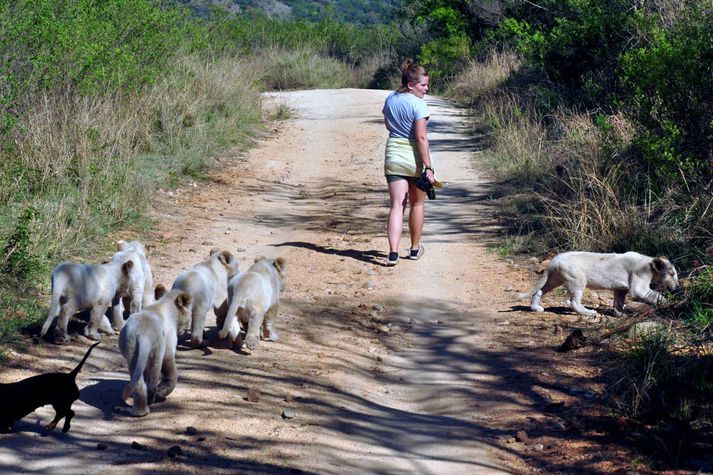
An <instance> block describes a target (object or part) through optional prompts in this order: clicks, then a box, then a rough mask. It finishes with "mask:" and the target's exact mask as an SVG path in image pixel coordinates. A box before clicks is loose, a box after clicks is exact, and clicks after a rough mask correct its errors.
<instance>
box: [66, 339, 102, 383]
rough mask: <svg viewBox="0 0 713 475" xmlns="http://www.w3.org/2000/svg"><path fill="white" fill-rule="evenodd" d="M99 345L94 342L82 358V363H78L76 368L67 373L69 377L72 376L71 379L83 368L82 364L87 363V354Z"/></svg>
mask: <svg viewBox="0 0 713 475" xmlns="http://www.w3.org/2000/svg"><path fill="white" fill-rule="evenodd" d="M99 343H100V342H96V343H94V344H93V345H92V346H90V347H89V349H88V350H87V352H86V353H85V354H84V358H82V361H80V362H79V364H78V365H77V367H76V368H74V369H73V370H72V372H71V373H69V374H70V375H72V378H76V377H77V375H78V374H79V371H80V370H81V369H82V366H84V362H85V361H87V358H89V353H91V352H92V350H93V349H94V347H95V346H97V345H98V344H99Z"/></svg>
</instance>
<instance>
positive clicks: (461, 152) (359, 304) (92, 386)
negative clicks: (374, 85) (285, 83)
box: [0, 90, 529, 474]
mask: <svg viewBox="0 0 713 475" xmlns="http://www.w3.org/2000/svg"><path fill="white" fill-rule="evenodd" d="M386 94H387V92H385V91H363V90H336V91H307V92H293V93H283V94H279V95H276V96H275V97H273V98H272V101H277V103H281V104H286V105H287V106H289V107H290V108H291V109H292V110H293V111H294V118H292V119H290V120H289V121H286V122H281V123H279V124H278V123H276V124H275V126H274V128H273V130H272V131H271V132H270V133H269V134H268V135H267V136H265V137H263V138H261V139H260V140H259V143H258V145H257V147H256V148H254V149H252V150H251V151H250V152H248V153H244V154H243V153H241V151H239V150H235V151H233V152H232V153H233V155H234V157H232V158H235V157H237V166H231V167H230V168H228V169H225V170H222V171H220V172H218V173H216V175H215V176H213V177H212V178H213V181H212V183H207V184H197V185H196V186H188V187H186V188H182V189H180V190H161V196H162V198H161V202H162V205H161V206H160V208H159V209H157V210H156V218H157V220H158V222H159V225H158V227H157V229H156V230H155V231H154V232H153V234H152V236H151V237H150V239H151V241H152V242H151V244H152V245H153V248H152V251H151V255H150V260H151V264H152V266H153V269H154V273H155V282H160V283H164V284H166V285H170V284H171V283H172V281H173V279H174V278H175V277H176V275H177V274H178V273H179V272H180V271H182V270H184V269H186V268H187V267H190V266H191V265H193V264H194V263H196V262H198V261H200V260H202V259H204V258H205V257H206V256H207V255H208V252H209V250H210V249H211V248H212V247H221V248H225V249H228V250H230V251H231V252H233V253H235V255H236V256H237V257H238V259H239V261H240V267H241V269H243V270H245V269H247V268H248V267H249V266H250V264H251V263H252V260H253V258H254V257H255V256H258V255H266V256H278V255H281V256H285V257H286V258H287V260H288V263H289V269H288V281H287V291H286V292H285V293H284V294H283V304H282V307H281V310H280V316H279V320H278V322H277V325H276V328H277V330H278V332H279V334H280V340H279V342H276V343H271V342H266V341H264V342H262V343H261V344H260V346H259V347H258V348H257V349H256V350H254V351H252V352H251V353H250V354H248V353H239V352H235V351H232V350H230V349H227V348H226V347H225V345H224V344H222V342H220V341H219V340H218V339H217V336H216V333H217V331H216V329H215V318H214V316H213V315H212V314H209V318H208V332H207V335H208V347H207V348H206V349H205V350H203V351H201V350H190V349H188V347H187V346H186V345H185V343H183V344H180V345H179V353H178V370H179V382H178V386H177V388H176V390H175V392H174V393H172V394H171V395H170V396H169V397H168V399H167V401H165V402H163V403H159V404H156V405H154V406H152V412H151V414H150V415H148V416H147V417H144V418H140V419H135V418H130V417H127V416H123V415H120V414H118V413H117V412H116V411H115V406H118V405H121V404H122V402H121V401H120V395H121V390H122V388H123V386H124V385H125V383H126V382H127V381H128V373H127V371H126V369H125V366H126V365H125V362H124V360H123V359H122V357H121V355H120V354H119V352H118V346H117V338H116V337H104V339H103V343H102V345H100V346H99V347H98V348H97V349H96V350H95V351H94V353H93V354H92V357H91V358H90V359H89V360H88V362H87V365H86V366H85V368H84V370H83V372H82V373H81V374H80V376H79V381H78V382H79V385H80V387H81V388H83V389H82V394H81V399H80V401H78V402H76V403H75V404H74V410H75V411H76V412H77V415H76V417H75V419H74V421H73V425H72V430H71V431H70V432H69V433H68V434H62V433H61V432H59V431H57V432H56V433H53V434H52V435H50V436H47V437H43V436H42V429H41V428H42V426H43V425H44V424H46V423H47V422H48V420H49V419H51V417H52V415H53V411H52V409H51V408H50V407H45V408H43V409H40V410H38V411H37V412H35V413H33V414H31V415H30V416H28V417H27V418H25V419H24V420H23V421H21V422H20V423H18V424H16V426H15V433H14V434H11V435H4V436H0V437H1V438H0V471H5V472H52V473H73V474H75V473H92V474H95V473H156V472H171V473H195V472H199V471H204V472H207V473H334V474H342V473H418V474H431V473H433V474H453V473H478V474H480V473H503V472H505V473H507V472H519V471H522V470H524V468H523V467H524V465H523V464H522V462H521V461H520V460H519V459H517V458H516V457H515V456H514V455H513V453H512V451H510V450H509V449H508V448H507V445H506V444H504V443H502V442H501V441H499V440H498V439H497V435H498V434H501V432H497V433H495V432H494V431H493V427H495V426H497V425H498V424H497V422H498V421H502V420H503V418H506V417H508V415H509V414H511V413H512V411H515V410H519V409H521V407H520V406H521V404H522V400H521V399H520V398H519V397H517V396H513V394H512V393H511V392H510V391H509V386H510V384H511V382H512V373H513V367H514V366H515V365H514V363H513V361H512V360H510V359H509V358H508V356H507V351H508V350H507V348H506V349H505V351H502V350H503V349H502V348H498V350H497V351H495V350H493V348H494V347H495V346H496V340H497V335H500V333H501V329H502V328H503V327H501V326H498V325H497V323H498V322H500V323H502V321H503V317H502V316H501V315H498V311H499V309H502V308H505V309H509V308H510V307H509V305H510V304H503V302H504V301H506V300H508V299H509V297H510V295H511V294H507V293H506V292H504V289H505V288H506V287H508V280H509V279H511V278H512V276H513V271H512V269H509V268H506V266H505V265H504V264H503V263H502V262H501V261H500V260H498V259H497V258H495V257H494V256H492V255H490V254H488V252H487V251H486V244H487V243H488V242H489V241H490V240H492V239H493V238H494V233H493V229H494V228H493V227H491V226H490V225H489V213H490V210H489V209H488V207H487V204H486V200H487V198H488V189H487V183H485V182H484V181H483V180H482V179H481V177H480V175H479V174H478V172H477V170H476V169H475V168H474V167H473V161H472V152H473V149H474V144H473V143H472V138H471V137H469V136H468V135H467V134H466V133H465V132H466V128H467V124H466V120H465V118H464V117H463V116H462V115H461V111H460V110H459V109H457V108H456V107H454V106H453V105H451V104H449V103H447V102H445V101H442V100H439V99H437V98H432V97H427V100H428V102H429V107H430V110H431V114H432V119H431V121H430V123H429V136H430V138H431V147H432V151H433V156H434V166H435V168H436V171H437V175H438V177H439V179H440V180H442V181H444V182H445V183H446V187H445V189H444V190H443V191H442V192H441V193H439V196H438V198H437V199H436V200H435V201H431V202H428V203H427V218H426V226H425V232H424V238H423V243H424V244H425V248H426V252H425V255H424V257H423V258H422V259H421V260H419V261H417V262H412V261H409V260H405V259H402V260H401V262H400V263H399V264H398V265H397V266H395V267H392V268H387V267H385V266H383V261H384V258H385V256H386V251H387V250H388V247H387V242H386V238H385V222H386V214H387V204H388V196H387V193H386V186H385V183H384V179H383V176H382V160H383V148H384V143H385V140H386V130H385V129H384V126H383V122H382V117H381V114H380V111H381V106H382V104H383V100H384V98H385V96H386ZM224 158H225V160H224V161H225V162H226V163H228V162H229V160H227V159H228V158H229V157H224ZM116 237H122V238H132V236H116ZM402 244H403V247H404V253H405V248H406V246H408V244H409V243H408V238H407V237H406V236H405V239H404V240H403V241H402ZM521 274H522V277H523V278H527V279H529V277H528V275H527V273H526V272H524V271H523V272H522V273H521ZM518 275H519V274H518ZM521 290H522V289H521ZM87 345H88V341H87V340H85V339H84V338H83V337H78V338H77V339H76V340H75V341H74V342H73V343H71V344H69V345H67V346H63V347H56V346H53V345H49V344H42V345H38V346H36V347H34V348H33V349H32V354H31V355H30V356H25V355H16V358H15V359H16V363H15V364H14V366H13V367H12V368H10V369H9V370H8V371H6V372H5V373H4V374H3V375H2V380H3V381H10V380H14V379H17V378H20V377H25V376H29V375H32V374H36V372H37V371H38V370H39V369H45V370H55V369H65V370H69V369H71V368H72V367H73V366H74V365H75V362H76V361H77V360H78V359H79V357H80V356H81V354H82V353H83V352H84V350H85V348H86V347H87ZM38 358H39V360H38ZM249 387H257V388H259V389H260V391H261V397H260V399H259V401H258V402H249V401H247V398H246V396H247V390H248V388H249ZM285 409H291V410H292V411H294V417H293V418H283V417H282V414H283V411H284V410H285ZM187 427H192V428H195V431H193V430H191V433H189V432H187V430H186V429H187ZM513 434H514V432H513ZM132 443H135V444H134V447H132ZM98 444H103V445H100V446H99V447H100V449H98V448H97V447H98ZM137 444H138V445H137ZM175 445H178V446H180V447H181V449H182V454H179V455H178V456H176V457H173V458H172V457H169V456H168V455H167V451H168V449H169V448H170V447H172V446H175Z"/></svg>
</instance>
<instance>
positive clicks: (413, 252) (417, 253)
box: [408, 244, 424, 261]
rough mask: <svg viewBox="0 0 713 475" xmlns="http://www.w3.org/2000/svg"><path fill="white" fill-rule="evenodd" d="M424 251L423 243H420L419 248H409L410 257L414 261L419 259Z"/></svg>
mask: <svg viewBox="0 0 713 475" xmlns="http://www.w3.org/2000/svg"><path fill="white" fill-rule="evenodd" d="M423 251H424V249H423V244H419V245H418V249H409V251H408V258H409V259H411V260H412V261H417V260H419V259H420V258H421V256H422V255H423Z"/></svg>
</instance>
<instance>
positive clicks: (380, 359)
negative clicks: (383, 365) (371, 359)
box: [376, 356, 384, 361]
mask: <svg viewBox="0 0 713 475" xmlns="http://www.w3.org/2000/svg"><path fill="white" fill-rule="evenodd" d="M376 361H384V358H382V357H381V356H377V357H376Z"/></svg>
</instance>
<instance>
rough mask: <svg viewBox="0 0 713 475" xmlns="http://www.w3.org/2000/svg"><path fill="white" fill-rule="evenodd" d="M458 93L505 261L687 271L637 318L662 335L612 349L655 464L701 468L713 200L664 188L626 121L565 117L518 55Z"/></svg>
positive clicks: (712, 291) (614, 371)
mask: <svg viewBox="0 0 713 475" xmlns="http://www.w3.org/2000/svg"><path fill="white" fill-rule="evenodd" d="M451 87H452V91H453V92H454V93H455V94H457V95H459V96H460V97H461V98H463V99H464V100H466V101H467V102H469V103H470V104H472V105H473V107H474V109H475V111H476V113H475V114H474V116H475V117H477V122H476V123H475V124H474V128H476V129H478V130H479V132H480V133H486V134H487V135H488V136H489V137H490V142H489V146H488V148H487V150H485V151H484V153H482V154H479V155H478V156H479V157H482V163H483V165H484V167H485V169H486V170H487V172H488V173H489V174H490V175H491V176H492V178H493V180H494V181H495V182H496V183H498V186H499V187H500V188H501V191H502V194H503V196H505V198H504V200H503V202H504V212H503V218H504V221H506V222H508V223H510V230H511V235H510V236H509V237H508V238H507V239H504V240H503V241H502V244H501V246H500V249H499V250H500V251H501V252H503V253H510V254H513V253H535V254H539V255H540V256H544V255H547V254H550V255H551V254H554V253H556V252H562V251H568V250H582V251H595V252H625V251H628V250H634V251H638V252H641V253H644V254H648V255H667V256H668V257H669V258H670V259H671V260H672V262H674V264H675V265H676V266H677V268H678V271H679V277H680V278H681V284H682V286H681V289H679V290H678V291H677V292H676V293H675V294H674V295H671V296H670V297H671V299H670V300H669V302H668V304H667V305H665V306H663V307H661V308H659V309H656V312H655V313H654V314H646V315H639V316H635V317H634V319H635V320H648V321H652V322H654V323H655V324H658V325H657V326H656V331H653V332H650V333H648V334H644V335H638V336H635V337H631V338H623V339H617V340H616V341H614V342H612V343H611V346H612V349H613V350H614V351H615V352H616V353H618V354H619V356H620V362H621V364H620V365H618V366H617V367H616V368H611V369H610V371H609V377H610V380H611V381H612V388H611V391H610V396H611V398H610V404H611V407H612V408H613V409H614V410H615V411H617V412H618V413H619V414H622V415H624V416H625V417H626V418H630V420H631V421H633V422H632V423H634V424H635V425H636V427H637V433H640V434H643V435H642V438H641V440H639V441H635V442H636V443H637V444H639V442H641V444H639V445H640V446H641V447H642V448H643V449H644V450H646V451H647V452H649V453H653V454H656V456H657V457H658V458H660V459H665V460H666V461H667V463H670V464H672V466H677V465H678V464H680V463H681V461H682V460H684V459H685V458H686V457H689V456H692V457H696V454H697V453H698V452H699V451H700V449H701V447H706V445H705V443H709V442H705V443H704V444H703V445H701V443H699V442H703V441H706V440H709V439H711V438H713V437H712V436H713V419H712V418H711V417H710V414H711V403H710V401H711V396H712V395H713V392H712V389H711V388H713V345H712V344H711V325H712V322H713V273H712V272H711V267H710V265H711V263H712V262H713V252H712V251H711V248H710V247H708V248H706V245H705V243H706V242H708V240H709V239H710V225H711V219H712V218H711V209H710V205H711V203H713V198H712V197H711V196H710V195H705V194H704V195H700V194H694V193H690V190H687V188H686V185H685V182H683V181H681V180H677V181H670V182H661V181H660V180H658V179H657V175H656V170H654V169H652V168H651V167H650V165H648V164H647V162H646V161H645V160H642V159H641V156H640V155H639V154H638V153H637V144H636V141H635V130H634V125H633V124H632V122H631V121H630V120H629V118H628V117H627V116H625V115H624V114H622V113H614V112H608V113H607V112H605V111H603V110H600V109H596V110H592V111H590V110H578V109H575V108H572V107H570V106H567V104H566V103H565V100H564V99H563V98H562V95H561V91H558V90H557V89H555V86H553V85H552V84H550V83H547V82H543V81H541V80H538V78H537V77H534V76H532V75H530V74H529V73H528V72H527V71H522V70H520V69H518V67H517V62H516V61H513V60H511V59H510V55H509V54H502V53H499V54H493V55H491V56H490V59H489V60H488V61H485V62H483V63H471V64H470V65H469V67H468V69H467V71H466V73H465V74H464V75H462V76H461V77H460V78H459V79H458V80H457V81H455V82H454V83H453V84H452V86H451ZM693 185H695V184H693V183H692V184H691V186H693ZM645 441H648V442H646V443H644V442H645Z"/></svg>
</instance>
